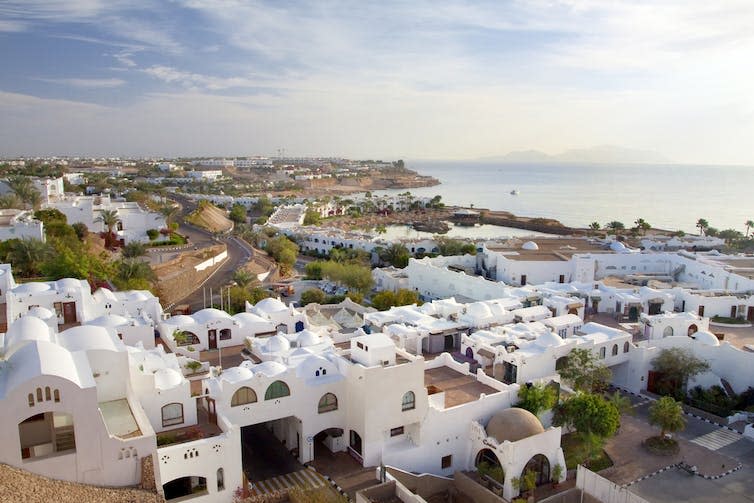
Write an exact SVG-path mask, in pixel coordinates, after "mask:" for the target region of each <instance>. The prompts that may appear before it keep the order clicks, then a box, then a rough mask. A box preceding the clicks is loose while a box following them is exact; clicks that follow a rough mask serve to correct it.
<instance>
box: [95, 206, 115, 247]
mask: <svg viewBox="0 0 754 503" xmlns="http://www.w3.org/2000/svg"><path fill="white" fill-rule="evenodd" d="M94 221H95V222H102V224H103V225H104V226H105V228H106V229H107V235H106V236H105V247H107V248H110V247H112V245H113V243H112V241H113V239H114V238H115V236H114V234H113V228H114V227H115V226H116V225H118V222H120V217H119V216H118V211H117V210H102V211H100V215H99V216H98V217H97V218H95V219H94Z"/></svg>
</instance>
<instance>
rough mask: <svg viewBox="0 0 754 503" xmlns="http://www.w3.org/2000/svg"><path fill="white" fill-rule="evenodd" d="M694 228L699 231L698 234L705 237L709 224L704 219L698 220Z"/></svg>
mask: <svg viewBox="0 0 754 503" xmlns="http://www.w3.org/2000/svg"><path fill="white" fill-rule="evenodd" d="M696 228H697V229H699V234H701V235H702V236H705V235H706V234H705V233H706V231H707V228H709V222H707V220H705V219H704V218H700V219H699V220H697V221H696Z"/></svg>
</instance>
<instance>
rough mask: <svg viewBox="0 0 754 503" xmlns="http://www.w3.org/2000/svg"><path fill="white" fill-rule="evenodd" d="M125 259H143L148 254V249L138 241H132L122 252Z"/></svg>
mask: <svg viewBox="0 0 754 503" xmlns="http://www.w3.org/2000/svg"><path fill="white" fill-rule="evenodd" d="M120 253H121V254H122V255H123V257H124V258H136V257H143V256H144V255H146V254H147V247H146V246H144V245H143V244H142V243H139V242H138V241H131V242H130V243H128V244H127V245H126V246H124V247H123V249H122V250H121V251H120Z"/></svg>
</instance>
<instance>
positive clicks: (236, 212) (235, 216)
mask: <svg viewBox="0 0 754 503" xmlns="http://www.w3.org/2000/svg"><path fill="white" fill-rule="evenodd" d="M228 218H230V219H231V220H232V221H233V222H234V223H236V224H243V223H246V206H244V205H243V204H241V203H235V204H234V205H233V206H231V208H230V213H229V214H228Z"/></svg>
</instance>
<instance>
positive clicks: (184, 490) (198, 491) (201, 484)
mask: <svg viewBox="0 0 754 503" xmlns="http://www.w3.org/2000/svg"><path fill="white" fill-rule="evenodd" d="M223 483H224V482H223ZM162 490H163V491H164V492H165V501H171V500H174V499H178V498H183V497H184V496H201V495H202V494H207V479H206V478H204V477H181V478H178V479H174V480H171V481H170V482H167V483H166V484H163V485H162Z"/></svg>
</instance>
